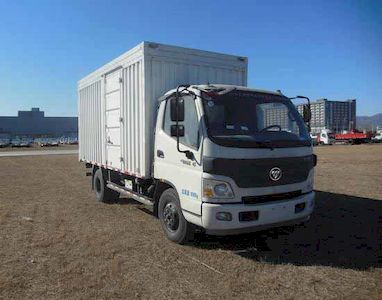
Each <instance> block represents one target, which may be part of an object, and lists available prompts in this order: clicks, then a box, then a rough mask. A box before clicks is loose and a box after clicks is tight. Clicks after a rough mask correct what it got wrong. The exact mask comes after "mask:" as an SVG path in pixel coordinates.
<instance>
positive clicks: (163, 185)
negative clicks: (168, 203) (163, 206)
mask: <svg viewBox="0 0 382 300" xmlns="http://www.w3.org/2000/svg"><path fill="white" fill-rule="evenodd" d="M168 189H174V190H175V192H176V194H177V196H178V199H179V194H178V190H177V189H176V187H175V185H174V184H172V183H171V182H170V181H167V180H164V179H157V184H156V187H155V192H154V197H153V199H154V216H155V217H158V203H159V198H160V197H161V196H162V194H163V192H164V191H165V190H168Z"/></svg>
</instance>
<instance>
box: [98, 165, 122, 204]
mask: <svg viewBox="0 0 382 300" xmlns="http://www.w3.org/2000/svg"><path fill="white" fill-rule="evenodd" d="M93 187H94V191H95V194H96V199H97V201H98V202H112V201H116V200H118V198H119V193H117V192H116V191H113V190H111V189H109V188H108V187H107V186H106V182H105V180H104V179H103V176H102V170H101V169H98V170H97V171H96V172H95V173H94V177H93Z"/></svg>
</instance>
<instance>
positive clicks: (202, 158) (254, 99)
mask: <svg viewBox="0 0 382 300" xmlns="http://www.w3.org/2000/svg"><path fill="white" fill-rule="evenodd" d="M246 85H247V58H245V57H241V56H233V55H225V54H219V53H213V52H208V51H201V50H194V49H187V48H181V47H175V46H168V45H162V44H158V43H151V42H143V43H141V44H139V45H138V46H136V47H135V48H133V49H131V50H130V51H128V52H126V53H125V54H123V55H121V56H120V57H118V58H116V59H114V60H112V61H111V62H109V63H107V64H106V65H104V66H103V67H101V68H99V69H98V70H96V71H94V72H93V73H90V74H89V75H88V76H86V77H85V78H83V79H82V80H80V81H79V83H78V98H79V101H78V116H79V159H80V161H83V162H85V163H86V167H87V168H89V170H88V172H87V174H88V175H91V176H92V188H93V189H94V191H95V194H96V198H97V200H98V201H115V200H116V199H117V198H119V196H120V195H124V196H127V197H130V198H133V199H135V200H137V201H139V202H141V203H143V204H145V205H150V206H152V209H153V212H154V214H155V216H157V217H158V218H159V219H160V222H161V225H162V227H163V230H164V232H165V234H166V235H167V237H168V238H169V239H170V240H172V241H174V242H177V243H184V242H186V241H187V240H188V239H190V238H191V237H192V234H193V232H194V230H195V228H199V229H202V230H204V231H205V232H207V233H209V234H216V235H225V234H235V233H242V232H250V231H256V230H260V229H264V228H267V227H277V226H282V225H284V224H292V223H300V222H303V221H305V220H307V219H308V218H309V216H310V214H311V213H312V211H313V207H314V191H313V172H314V166H315V165H316V157H315V155H314V154H313V152H312V146H311V139H310V136H309V133H308V130H307V126H306V124H305V123H306V122H308V121H309V118H310V113H309V112H310V111H309V106H308V105H307V106H306V107H305V108H306V109H304V116H303V117H302V116H301V115H300V114H299V113H298V112H297V110H296V108H295V106H294V105H293V104H292V102H291V99H292V98H288V97H286V96H284V95H283V94H282V93H281V92H279V91H278V92H270V91H263V90H257V89H252V88H248V87H246ZM300 98H301V96H300Z"/></svg>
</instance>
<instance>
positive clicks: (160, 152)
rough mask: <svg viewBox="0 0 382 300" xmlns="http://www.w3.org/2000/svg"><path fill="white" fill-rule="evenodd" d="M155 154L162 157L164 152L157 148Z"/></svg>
mask: <svg viewBox="0 0 382 300" xmlns="http://www.w3.org/2000/svg"><path fill="white" fill-rule="evenodd" d="M157 156H158V157H159V158H164V153H163V151H162V150H157Z"/></svg>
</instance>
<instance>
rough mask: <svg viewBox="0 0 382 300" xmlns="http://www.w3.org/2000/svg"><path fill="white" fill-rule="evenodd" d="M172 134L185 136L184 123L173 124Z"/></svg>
mask: <svg viewBox="0 0 382 300" xmlns="http://www.w3.org/2000/svg"><path fill="white" fill-rule="evenodd" d="M171 136H179V137H181V136H184V126H183V125H171Z"/></svg>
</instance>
